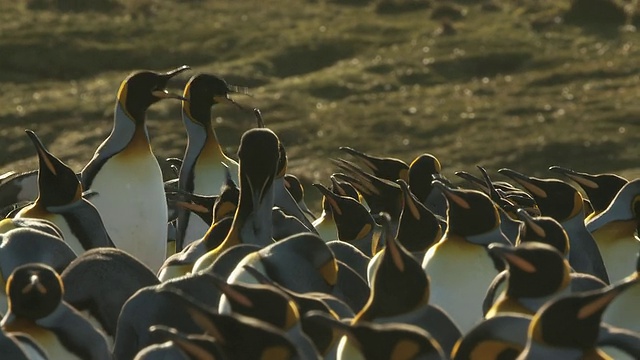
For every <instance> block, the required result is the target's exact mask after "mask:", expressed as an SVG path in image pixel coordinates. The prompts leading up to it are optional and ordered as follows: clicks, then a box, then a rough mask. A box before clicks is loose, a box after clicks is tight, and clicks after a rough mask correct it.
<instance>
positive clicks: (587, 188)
mask: <svg viewBox="0 0 640 360" xmlns="http://www.w3.org/2000/svg"><path fill="white" fill-rule="evenodd" d="M549 170H550V171H553V172H557V173H560V174H563V175H565V176H567V177H568V178H570V179H571V180H573V181H575V183H576V184H578V185H579V186H580V187H581V188H582V190H584V192H585V193H586V194H587V197H588V198H589V200H590V202H591V205H592V206H593V209H594V211H597V212H601V211H603V210H604V209H606V208H607V206H609V204H610V203H611V200H613V198H614V197H615V196H616V194H617V193H618V191H620V189H621V188H622V187H623V186H624V185H625V184H626V183H627V182H628V181H627V179H625V178H623V177H621V176H619V175H616V174H589V173H585V172H579V171H575V170H572V169H567V168H564V167H560V166H551V167H549Z"/></svg>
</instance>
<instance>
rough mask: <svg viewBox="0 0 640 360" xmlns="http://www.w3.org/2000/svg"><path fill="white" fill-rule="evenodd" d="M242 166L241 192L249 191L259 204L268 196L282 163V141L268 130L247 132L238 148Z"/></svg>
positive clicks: (253, 200) (254, 201)
mask: <svg viewBox="0 0 640 360" xmlns="http://www.w3.org/2000/svg"><path fill="white" fill-rule="evenodd" d="M238 159H239V164H240V165H239V166H240V189H241V190H240V191H241V197H240V201H242V199H243V196H242V192H245V191H249V193H250V196H249V197H244V199H251V201H252V202H253V204H254V205H255V204H257V203H259V202H260V201H262V199H263V198H264V196H265V195H266V194H267V190H268V189H269V188H270V187H271V185H272V184H273V180H274V178H275V176H276V171H277V170H278V164H279V161H280V141H279V140H278V136H276V134H275V133H274V132H273V131H271V130H269V129H266V128H257V129H251V130H248V131H246V132H245V133H244V134H243V135H242V138H241V139H240V147H239V148H238Z"/></svg>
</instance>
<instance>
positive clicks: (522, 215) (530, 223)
mask: <svg viewBox="0 0 640 360" xmlns="http://www.w3.org/2000/svg"><path fill="white" fill-rule="evenodd" d="M517 214H518V218H519V219H520V220H522V221H523V222H524V223H526V224H527V227H528V228H529V229H531V230H533V231H534V232H535V233H536V235H538V236H539V237H542V238H544V237H546V236H547V234H546V231H544V229H543V228H542V227H540V226H539V225H538V224H536V222H535V219H534V218H533V217H532V216H531V215H529V213H528V212H527V211H526V210H524V209H518V211H517Z"/></svg>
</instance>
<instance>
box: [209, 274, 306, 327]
mask: <svg viewBox="0 0 640 360" xmlns="http://www.w3.org/2000/svg"><path fill="white" fill-rule="evenodd" d="M214 283H215V285H216V287H218V289H220V291H221V292H222V293H223V294H224V298H222V299H221V300H220V313H229V312H233V313H237V314H242V315H245V316H250V317H253V318H256V319H259V320H262V321H265V322H267V323H269V324H271V325H273V326H275V327H277V328H279V329H282V330H285V331H287V330H289V329H291V328H292V327H293V326H295V325H296V324H297V323H298V321H299V319H300V314H299V311H298V306H297V305H296V304H295V302H294V301H293V300H292V299H291V298H290V297H289V295H287V294H286V293H285V292H284V291H282V290H280V289H278V288H276V287H275V286H272V285H267V284H245V283H236V284H228V283H227V282H226V281H224V280H222V279H219V278H217V277H214Z"/></svg>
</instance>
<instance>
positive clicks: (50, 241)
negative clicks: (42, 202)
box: [0, 219, 76, 313]
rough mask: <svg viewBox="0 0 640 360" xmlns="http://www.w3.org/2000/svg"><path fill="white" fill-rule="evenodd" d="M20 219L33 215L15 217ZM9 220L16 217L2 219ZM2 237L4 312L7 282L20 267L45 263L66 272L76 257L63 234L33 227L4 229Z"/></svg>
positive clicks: (1, 297)
mask: <svg viewBox="0 0 640 360" xmlns="http://www.w3.org/2000/svg"><path fill="white" fill-rule="evenodd" d="M19 220H33V219H14V220H13V221H14V222H17V221H19ZM7 222H12V220H10V219H4V220H2V222H1V223H5V224H6V223H7ZM1 223H0V224H1ZM0 227H2V225H0ZM0 241H1V243H0V275H1V276H0V286H1V289H0V313H4V312H5V311H6V310H7V308H8V304H7V297H6V293H5V283H6V281H8V278H9V275H11V274H12V273H13V271H14V270H15V269H16V268H18V267H19V266H22V265H26V264H29V263H43V264H47V265H49V266H51V267H52V268H54V269H55V270H56V271H60V272H62V270H63V269H64V268H65V267H67V266H68V265H69V263H71V261H73V260H74V259H75V258H76V254H75V253H74V252H73V250H71V248H70V247H69V245H68V244H67V243H65V242H64V241H63V240H62V238H61V237H59V236H54V235H51V234H50V233H48V232H44V231H40V230H37V229H33V228H30V227H24V228H15V229H13V230H9V231H7V232H4V233H2V234H0Z"/></svg>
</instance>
